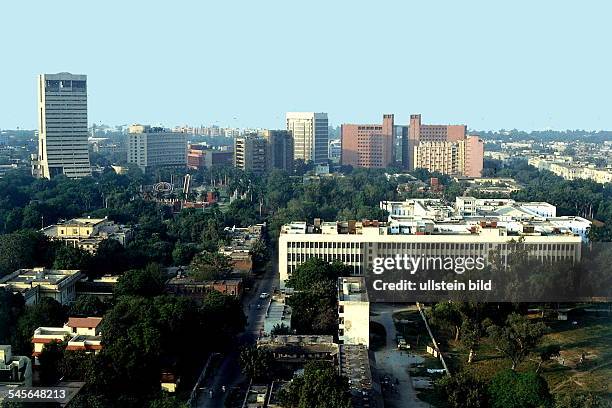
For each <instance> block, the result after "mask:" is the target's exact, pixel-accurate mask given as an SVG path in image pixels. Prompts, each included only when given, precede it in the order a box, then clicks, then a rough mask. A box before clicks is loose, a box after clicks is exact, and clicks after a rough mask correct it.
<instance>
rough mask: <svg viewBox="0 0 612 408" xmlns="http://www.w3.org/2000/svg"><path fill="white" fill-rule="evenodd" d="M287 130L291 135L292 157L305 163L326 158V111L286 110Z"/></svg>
mask: <svg viewBox="0 0 612 408" xmlns="http://www.w3.org/2000/svg"><path fill="white" fill-rule="evenodd" d="M286 121H287V130H288V131H290V132H291V135H292V137H293V152H294V154H293V158H294V160H303V161H304V162H305V163H308V162H313V163H314V164H319V163H325V162H327V160H328V139H329V123H328V119H327V113H317V112H287V115H286Z"/></svg>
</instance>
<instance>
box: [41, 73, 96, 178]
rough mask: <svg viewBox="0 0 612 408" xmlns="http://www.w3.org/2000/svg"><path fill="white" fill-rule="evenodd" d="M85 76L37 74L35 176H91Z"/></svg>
mask: <svg viewBox="0 0 612 408" xmlns="http://www.w3.org/2000/svg"><path fill="white" fill-rule="evenodd" d="M87 137H88V130H87V76H86V75H73V74H70V73H67V72H62V73H59V74H40V75H39V76H38V156H37V157H36V159H35V160H34V161H33V163H32V174H33V175H34V176H35V177H42V178H47V179H50V178H52V177H55V176H58V175H60V174H63V175H65V176H67V177H70V178H82V177H87V176H91V165H90V162H89V147H88V143H87Z"/></svg>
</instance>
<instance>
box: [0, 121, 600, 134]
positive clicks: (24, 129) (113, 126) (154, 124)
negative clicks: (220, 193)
mask: <svg viewBox="0 0 612 408" xmlns="http://www.w3.org/2000/svg"><path fill="white" fill-rule="evenodd" d="M347 123H349V122H342V123H338V124H334V123H332V124H330V125H329V126H330V127H332V128H340V126H341V125H343V124H347ZM351 123H357V122H351ZM363 123H364V124H366V122H363ZM135 124H140V125H150V126H160V127H163V128H167V129H173V128H175V127H182V126H187V127H200V126H203V127H213V126H218V127H219V128H220V129H269V130H274V129H284V127H256V126H243V127H236V126H225V125H218V124H216V123H213V124H205V123H203V124H198V125H194V124H189V123H183V124H176V125H166V124H160V123H142V122H134V123H130V124H121V125H115V124H108V123H95V125H96V126H107V127H109V128H115V127H118V126H130V125H135ZM395 124H396V125H397V126H408V123H395ZM424 124H426V125H428V124H430V123H424ZM431 124H432V125H457V124H459V125H463V123H431ZM93 125H94V123H89V124H88V128H91V127H92V126H93ZM466 125H467V124H466ZM37 130H38V128H4V127H2V126H0V131H24V132H34V131H37ZM502 131H505V132H512V131H517V132H525V133H535V132H559V133H563V132H588V133H598V132H612V128H610V129H578V128H576V129H569V128H568V129H530V130H527V129H519V128H512V129H504V128H501V129H472V128H470V127H469V125H468V133H470V132H490V133H499V132H502Z"/></svg>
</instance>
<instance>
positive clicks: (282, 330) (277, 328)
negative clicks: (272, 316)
mask: <svg viewBox="0 0 612 408" xmlns="http://www.w3.org/2000/svg"><path fill="white" fill-rule="evenodd" d="M270 334H271V335H272V336H277V335H286V334H291V327H289V326H287V325H286V324H285V323H277V324H275V325H274V327H272V330H271V331H270Z"/></svg>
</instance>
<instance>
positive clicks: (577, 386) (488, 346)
mask: <svg viewBox="0 0 612 408" xmlns="http://www.w3.org/2000/svg"><path fill="white" fill-rule="evenodd" d="M574 321H576V322H577V323H576V324H574V323H573V322H574ZM544 322H545V323H546V325H547V326H548V327H550V329H551V330H550V332H549V333H548V334H546V335H544V337H543V338H542V341H541V342H540V345H539V347H538V349H536V350H535V351H534V352H532V353H531V354H530V355H529V356H528V358H527V360H526V361H524V362H523V363H521V365H520V366H519V367H518V370H519V371H528V370H536V369H537V367H538V365H539V352H540V350H542V349H543V348H544V347H545V346H547V345H549V344H558V345H559V346H560V347H561V357H560V358H559V359H553V360H551V361H548V362H545V363H543V364H542V367H541V370H540V374H541V375H542V376H543V377H544V378H545V379H546V381H547V382H548V386H549V388H550V390H551V392H552V393H553V394H562V393H566V392H572V393H577V392H578V393H582V392H585V393H595V394H597V395H599V396H601V397H603V398H607V399H610V400H612V385H611V384H612V319H611V318H610V317H602V316H596V315H590V314H589V315H587V314H584V315H581V316H578V317H576V318H574V319H570V320H568V321H558V320H552V319H544ZM434 334H435V335H436V339H437V338H438V336H439V337H440V341H439V342H440V343H442V344H446V350H447V351H446V352H445V353H444V355H445V358H446V361H447V363H448V364H449V368H450V369H451V372H456V371H458V370H461V369H462V368H465V369H467V370H469V371H470V372H472V373H473V374H474V375H475V376H476V377H478V378H481V379H482V380H484V381H488V380H489V379H490V378H491V377H493V376H494V375H495V374H496V373H497V372H499V371H500V370H503V369H507V368H510V367H511V363H510V360H509V359H507V358H504V357H503V356H501V355H500V354H499V353H498V352H497V350H495V347H494V344H492V342H491V341H490V340H489V339H488V338H484V339H482V343H481V345H480V347H479V349H478V350H477V352H476V361H474V362H473V363H472V364H471V365H469V366H468V365H467V357H468V350H466V349H465V348H464V347H462V345H461V344H460V343H456V342H455V341H454V339H450V338H449V334H448V333H443V332H442V333H438V332H437V331H436V330H435V329H434ZM582 355H584V357H585V360H584V361H583V362H582V363H580V357H581V356H582ZM607 363H610V364H608V365H606V364H607ZM600 366H601V367H600Z"/></svg>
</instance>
